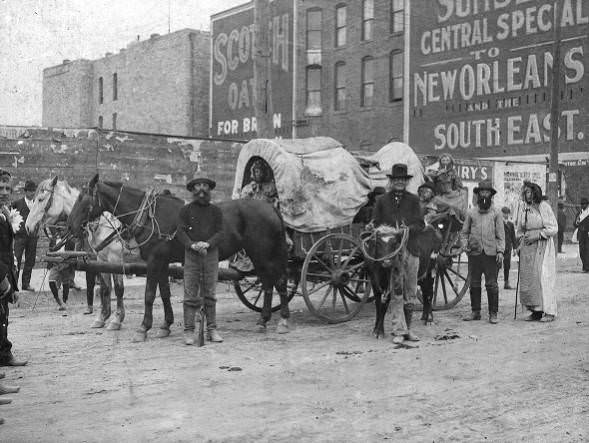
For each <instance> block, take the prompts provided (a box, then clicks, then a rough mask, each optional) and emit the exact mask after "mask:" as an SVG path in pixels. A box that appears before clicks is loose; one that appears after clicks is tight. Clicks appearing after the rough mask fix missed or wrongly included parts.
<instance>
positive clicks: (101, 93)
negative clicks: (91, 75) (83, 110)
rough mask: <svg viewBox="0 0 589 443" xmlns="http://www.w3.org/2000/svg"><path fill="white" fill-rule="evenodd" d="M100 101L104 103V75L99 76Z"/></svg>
mask: <svg viewBox="0 0 589 443" xmlns="http://www.w3.org/2000/svg"><path fill="white" fill-rule="evenodd" d="M98 103H100V104H103V103H104V81H103V79H102V77H99V78H98Z"/></svg>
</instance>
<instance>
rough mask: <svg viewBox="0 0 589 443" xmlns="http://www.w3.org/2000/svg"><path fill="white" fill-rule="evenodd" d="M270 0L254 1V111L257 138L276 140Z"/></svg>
mask: <svg viewBox="0 0 589 443" xmlns="http://www.w3.org/2000/svg"><path fill="white" fill-rule="evenodd" d="M269 11H270V6H269V3H268V0H254V84H255V87H254V111H255V115H256V124H257V127H258V129H257V137H258V138H274V129H273V127H272V113H273V109H272V81H271V80H272V76H271V68H272V63H271V60H270V44H269V40H270V39H269V23H270V14H269Z"/></svg>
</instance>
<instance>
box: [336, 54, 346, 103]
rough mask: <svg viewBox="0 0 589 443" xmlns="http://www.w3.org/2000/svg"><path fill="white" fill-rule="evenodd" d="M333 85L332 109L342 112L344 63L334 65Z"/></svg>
mask: <svg viewBox="0 0 589 443" xmlns="http://www.w3.org/2000/svg"><path fill="white" fill-rule="evenodd" d="M333 84H334V85H335V94H334V98H335V101H334V103H333V108H334V109H335V110H336V111H342V110H344V109H346V64H345V63H344V62H337V63H336V64H335V70H334V79H333Z"/></svg>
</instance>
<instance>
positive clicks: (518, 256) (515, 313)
mask: <svg viewBox="0 0 589 443" xmlns="http://www.w3.org/2000/svg"><path fill="white" fill-rule="evenodd" d="M520 265H521V254H520V253H519V251H517V282H516V284H515V306H514V307H513V319H514V320H516V319H517V293H518V292H519V267H520Z"/></svg>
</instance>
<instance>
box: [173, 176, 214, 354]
mask: <svg viewBox="0 0 589 443" xmlns="http://www.w3.org/2000/svg"><path fill="white" fill-rule="evenodd" d="M215 185H216V183H215V182H214V181H213V180H211V179H209V178H206V177H202V176H201V177H196V178H194V179H192V180H190V181H189V182H188V184H187V185H186V189H188V190H189V191H190V192H192V197H193V200H192V202H191V203H189V204H187V205H186V206H184V207H182V209H180V214H179V216H178V217H179V221H178V231H177V236H178V239H179V240H180V242H182V244H184V249H185V253H184V343H185V344H187V345H193V344H194V343H195V336H194V329H195V317H196V315H197V313H198V312H199V310H200V309H201V308H203V307H204V313H205V317H206V321H207V339H208V340H209V341H212V342H222V341H223V338H221V336H220V335H219V333H218V332H217V312H216V309H217V296H216V293H215V291H216V286H217V278H218V273H219V249H218V246H219V243H220V241H221V236H222V231H223V214H222V212H221V209H220V208H219V207H218V206H215V205H213V204H211V190H213V189H214V188H215ZM201 321H204V319H201Z"/></svg>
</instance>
